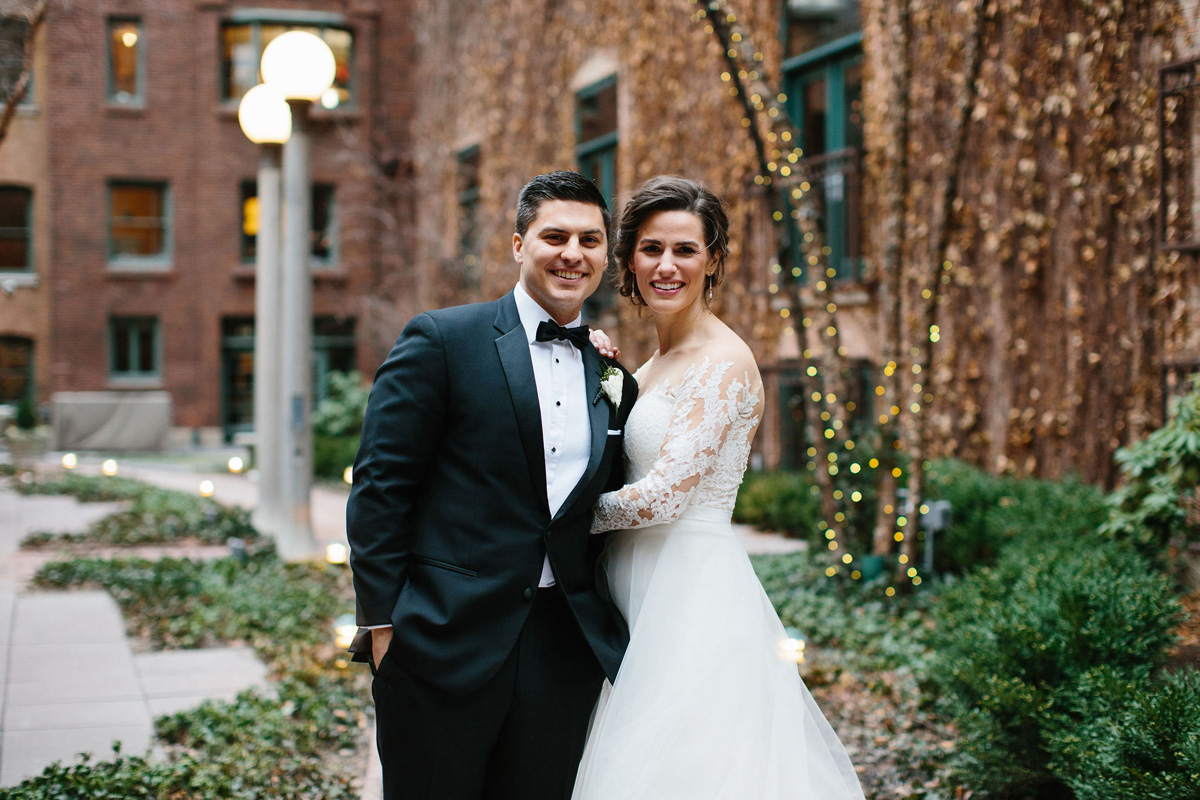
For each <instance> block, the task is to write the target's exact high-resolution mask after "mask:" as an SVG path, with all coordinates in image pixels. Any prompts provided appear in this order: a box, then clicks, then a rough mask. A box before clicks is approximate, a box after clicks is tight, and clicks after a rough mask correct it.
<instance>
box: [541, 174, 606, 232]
mask: <svg viewBox="0 0 1200 800" xmlns="http://www.w3.org/2000/svg"><path fill="white" fill-rule="evenodd" d="M547 200H574V201H575V202H577V203H590V204H591V205H594V206H599V207H600V214H601V215H602V216H603V217H604V234H605V236H606V237H607V238H610V239H611V238H612V237H611V236H608V233H609V230H610V229H611V227H612V214H611V212H609V210H608V203H606V202H604V195H602V194H600V190H599V189H597V188H596V184H594V183H592V182H591V181H590V180H588V179H587V178H586V177H584V176H583V175H580V174H579V173H578V172H568V171H566V170H559V171H557V172H549V173H547V174H545V175H538V176H537V177H536V178H534V179H533V180H531V181H530V182H529V183H527V184H525V186H524V187H523V188H522V189H521V194H520V195H519V196H518V197H517V233H519V234H521V236H524V235H525V233H526V232H527V231H528V230H529V226H530V224H531V223H532V222H533V220H534V219H535V218H536V217H537V213H538V209H539V208H541V206H542V203H544V202H546V201H547Z"/></svg>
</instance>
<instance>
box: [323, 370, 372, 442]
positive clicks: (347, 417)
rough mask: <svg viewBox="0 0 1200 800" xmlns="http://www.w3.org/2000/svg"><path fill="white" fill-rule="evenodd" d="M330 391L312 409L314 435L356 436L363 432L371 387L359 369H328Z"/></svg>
mask: <svg viewBox="0 0 1200 800" xmlns="http://www.w3.org/2000/svg"><path fill="white" fill-rule="evenodd" d="M327 378H328V381H329V392H328V394H327V395H326V397H325V399H324V400H322V401H321V403H320V405H318V406H317V408H316V411H314V412H313V434H314V435H315V436H330V437H335V438H336V437H342V436H353V437H357V436H358V435H359V434H360V433H361V432H362V425H363V415H364V414H366V412H367V396H368V394H370V390H369V389H367V388H365V387H364V386H363V379H362V375H360V374H359V373H358V372H337V371H334V372H330V373H328V375H327Z"/></svg>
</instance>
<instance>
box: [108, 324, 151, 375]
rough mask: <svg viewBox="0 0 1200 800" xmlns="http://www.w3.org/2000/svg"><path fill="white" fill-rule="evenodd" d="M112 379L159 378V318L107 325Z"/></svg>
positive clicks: (109, 372) (109, 370)
mask: <svg viewBox="0 0 1200 800" xmlns="http://www.w3.org/2000/svg"><path fill="white" fill-rule="evenodd" d="M108 330H109V361H108V375H109V377H110V378H142V379H145V378H158V377H159V376H160V375H161V374H162V341H161V336H160V331H159V326H158V317H113V318H112V319H110V320H109V323H108Z"/></svg>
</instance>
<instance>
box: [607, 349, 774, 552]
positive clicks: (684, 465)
mask: <svg viewBox="0 0 1200 800" xmlns="http://www.w3.org/2000/svg"><path fill="white" fill-rule="evenodd" d="M733 367H734V364H733V362H730V361H720V362H717V363H712V362H711V361H710V360H709V359H708V358H705V359H704V360H703V361H701V362H700V363H699V364H693V365H692V366H691V367H689V368H688V371H687V372H686V373H684V376H683V379H682V380H681V381H680V382H679V385H678V386H675V387H672V386H669V385H660V386H656V387H654V388H652V389H650V390H649V391H647V392H644V393H642V394H640V395H639V397H638V401H637V403H636V404H635V405H634V407H633V411H632V412H630V416H629V420H628V422H627V423H626V427H625V458H626V461H627V466H628V470H627V474H628V475H629V477H630V480H631V481H632V483H630V484H629V485H628V486H625V487H623V488H621V489H619V490H617V491H615V492H608V493H606V494H602V495H601V496H600V499H599V500H598V501H597V504H596V516H595V519H594V520H593V522H592V532H593V533H596V532H600V531H607V530H615V529H622V528H636V527H642V526H646V525H661V524H663V523H667V522H672V521H674V520H676V519H678V518H679V516H680V515H681V514H682V513H683V512H684V510H685V509H686V508H687V507H688V506H692V505H697V506H705V507H708V508H719V509H723V510H726V511H732V510H733V505H734V502H735V501H736V499H737V490H738V487H739V486H740V485H741V483H742V475H743V473H744V472H745V471H746V462H747V460H748V459H749V458H750V441H751V439H752V438H753V435H754V431H755V430H756V429H757V427H758V414H757V413H756V409H757V407H758V403H759V395H760V389H761V387H759V386H754V387H751V386H750V376H749V373H748V372H743V373H742V375H741V376H740V377H739V376H737V375H736V374H735V372H734V370H733Z"/></svg>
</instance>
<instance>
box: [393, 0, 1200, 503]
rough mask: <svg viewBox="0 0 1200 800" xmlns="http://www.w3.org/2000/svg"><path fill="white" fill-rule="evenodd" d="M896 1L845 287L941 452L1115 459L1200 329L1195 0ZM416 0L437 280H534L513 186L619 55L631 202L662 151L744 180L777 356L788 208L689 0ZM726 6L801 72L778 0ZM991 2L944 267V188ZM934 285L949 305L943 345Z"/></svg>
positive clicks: (884, 45)
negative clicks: (1162, 222)
mask: <svg viewBox="0 0 1200 800" xmlns="http://www.w3.org/2000/svg"><path fill="white" fill-rule="evenodd" d="M900 2H901V0H862V2H861V4H860V17H861V19H862V21H863V33H864V36H863V49H864V59H865V83H864V89H863V113H864V117H865V150H866V156H865V162H864V169H865V175H864V190H863V191H864V197H863V204H864V211H863V215H862V220H863V238H864V242H863V252H864V257H865V261H866V267H867V274H866V280H865V282H864V284H863V285H862V286H860V287H856V290H855V291H854V292H852V293H851V295H852V296H849V297H847V298H846V299H845V302H842V301H841V300H839V303H838V305H839V306H840V307H841V311H839V313H842V314H843V315H844V316H845V317H846V318H847V319H846V320H845V323H844V324H843V326H842V327H844V328H847V329H849V328H851V327H852V328H853V329H854V330H855V331H856V334H855V335H856V337H857V341H856V344H855V346H856V347H857V348H858V350H859V351H860V352H861V353H863V354H867V355H870V357H871V358H873V359H875V360H878V361H879V362H880V363H881V366H882V364H883V363H886V362H887V361H888V360H895V361H896V362H897V367H898V368H897V370H896V372H897V374H899V375H904V376H905V378H906V379H905V380H901V381H899V384H900V386H899V387H898V388H897V389H896V391H897V392H898V394H897V398H898V399H903V400H904V402H899V403H898V405H899V406H900V407H902V408H904V409H905V410H904V411H902V412H901V416H902V417H905V419H903V420H902V421H903V422H904V424H906V425H908V426H910V427H911V426H913V425H919V426H923V427H922V430H924V431H925V432H926V433H927V434H928V444H929V447H928V451H927V452H928V455H930V456H935V455H956V456H959V457H962V458H965V459H967V460H969V461H972V462H975V463H978V464H980V465H982V466H984V467H985V468H987V469H989V470H993V471H1011V472H1017V473H1022V474H1026V473H1028V474H1037V475H1058V474H1063V473H1068V472H1074V473H1079V474H1082V475H1083V476H1084V477H1086V478H1088V479H1090V480H1093V481H1100V482H1107V481H1110V480H1111V479H1112V478H1113V477H1114V472H1113V469H1112V463H1111V454H1112V452H1113V450H1114V449H1115V448H1116V447H1118V446H1120V445H1122V444H1124V443H1128V442H1129V441H1130V440H1131V439H1132V438H1134V437H1137V436H1139V435H1141V434H1143V433H1144V432H1145V431H1146V430H1147V429H1149V428H1151V427H1153V426H1155V425H1156V424H1157V423H1158V421H1159V420H1160V418H1161V408H1162V375H1163V372H1162V367H1163V363H1164V359H1165V358H1168V357H1171V358H1179V357H1181V356H1180V353H1184V354H1185V355H1186V351H1188V349H1189V348H1193V349H1194V348H1195V346H1196V344H1197V343H1196V342H1195V338H1196V337H1195V334H1194V332H1193V331H1194V328H1195V326H1193V325H1191V324H1190V321H1191V319H1192V316H1191V315H1193V314H1195V313H1196V312H1197V310H1200V292H1197V291H1196V287H1195V286H1194V284H1195V278H1194V277H1192V273H1194V271H1195V258H1194V257H1191V256H1188V255H1186V254H1185V255H1180V254H1168V253H1161V252H1158V251H1157V250H1156V248H1155V247H1154V238H1155V231H1154V220H1155V214H1156V212H1157V191H1158V188H1157V187H1158V173H1157V169H1158V167H1157V164H1158V161H1157V158H1158V120H1157V113H1158V112H1157V97H1156V91H1155V86H1156V81H1157V76H1158V67H1159V66H1160V65H1161V64H1164V63H1167V62H1170V61H1172V60H1175V59H1177V58H1180V57H1182V56H1184V55H1187V53H1185V52H1181V47H1184V48H1186V47H1187V42H1188V41H1189V40H1188V37H1187V30H1188V29H1187V22H1186V20H1185V15H1184V14H1183V13H1182V12H1181V10H1180V3H1179V0H1141V1H1136V0H1128V1H1126V2H1122V0H1096V1H1095V2H1088V3H1083V2H1078V0H989V2H977V3H946V2H942V1H941V0H909V2H906V3H905V6H906V8H907V11H908V22H907V25H908V33H907V34H905V33H904V31H903V30H902V19H901V17H900V15H899V13H898V12H899V9H900V7H901V6H900ZM1185 2H1186V0H1185ZM414 4H415V8H414V16H413V19H414V21H415V23H414V24H415V27H414V30H415V40H416V41H415V44H414V63H415V66H414V68H413V71H412V73H411V75H410V76H409V79H411V81H412V85H413V87H414V91H415V105H414V109H415V110H414V112H413V116H412V119H411V127H410V134H411V142H412V163H413V170H414V174H413V178H412V181H413V186H414V187H415V195H416V197H417V198H418V199H417V202H416V203H415V211H414V215H415V216H414V230H415V235H414V241H413V243H412V246H411V248H410V252H409V254H408V260H409V262H410V263H411V264H412V265H413V266H412V269H413V275H414V283H415V288H414V290H413V292H412V293H411V296H410V300H411V301H413V302H414V303H415V305H417V306H420V307H431V306H435V305H444V304H449V303H452V302H465V301H470V300H475V299H490V298H494V297H497V296H499V295H500V294H503V293H504V292H506V291H507V290H508V289H509V288H510V287H511V286H512V285H513V283H515V281H516V277H517V272H516V267H515V265H514V264H513V260H512V255H511V236H512V218H513V206H514V204H515V199H516V194H517V192H518V190H519V188H520V186H521V185H522V183H523V182H524V181H525V180H526V179H527V178H528V177H530V176H532V175H534V174H537V173H540V172H544V171H547V170H551V169H556V168H574V167H575V165H576V158H575V144H576V135H575V113H576V107H577V103H576V96H575V93H576V91H577V90H578V89H580V88H582V87H584V86H586V85H588V84H590V83H594V82H595V81H596V80H599V79H601V78H604V77H607V76H609V75H613V74H615V75H616V76H617V81H618V108H619V153H618V158H617V180H616V193H617V198H618V205H619V204H620V202H621V200H622V199H623V198H626V197H628V195H629V194H630V192H631V191H632V190H633V189H634V188H635V187H636V186H637V185H638V184H640V183H641V182H642V181H643V180H645V179H646V178H649V177H650V176H652V175H655V174H658V173H662V172H676V173H680V174H684V175H687V176H689V177H692V178H696V179H698V180H701V181H703V182H704V183H705V184H706V185H708V186H709V187H710V188H712V189H713V190H715V191H716V192H717V193H719V194H720V195H722V196H723V197H724V198H725V199H726V201H727V202H728V204H729V206H730V211H731V218H732V219H733V221H734V230H733V252H732V253H731V258H730V266H731V270H730V275H729V278H728V281H727V285H726V290H725V292H724V293H723V296H722V297H721V299H720V302H719V304H718V311H719V313H722V315H723V316H724V317H725V318H726V319H728V321H730V322H731V323H732V324H733V325H734V327H735V328H736V329H738V330H739V331H740V332H741V333H742V334H743V335H744V336H745V337H746V338H747V340H748V341H750V342H751V345H752V347H753V348H754V350H755V352H756V354H757V355H758V358H759V361H760V364H763V365H770V364H772V363H774V362H775V361H776V358H777V355H779V354H780V352H779V348H780V341H781V332H782V330H783V324H782V323H781V320H780V315H779V309H778V308H777V307H776V306H775V305H773V303H776V304H777V303H778V298H777V297H775V296H773V295H772V294H770V293H769V292H768V285H769V284H770V283H771V282H772V276H771V272H770V270H771V264H772V263H773V261H774V260H775V242H776V239H775V233H774V231H773V230H772V223H771V219H770V214H771V210H772V208H773V206H772V205H771V204H770V199H771V198H770V196H769V194H768V193H767V192H765V191H764V190H763V189H762V188H760V187H757V186H755V184H754V181H753V179H754V176H755V175H756V174H757V173H756V169H757V168H756V165H755V155H754V146H753V142H752V140H751V138H750V136H749V135H748V133H747V130H746V127H744V123H743V116H744V114H743V111H742V106H741V104H740V102H739V101H738V99H737V98H736V97H734V96H732V94H731V87H730V84H729V83H726V82H722V80H721V78H720V75H721V73H722V72H723V71H725V70H726V69H727V67H726V65H725V62H724V59H723V56H722V51H721V47H720V45H719V44H718V43H717V41H716V39H715V37H714V36H713V35H712V34H711V32H709V31H706V20H703V19H699V18H698V17H695V16H694V14H695V12H696V10H697V6H696V5H695V4H694V3H692V2H691V0H568V1H566V2H551V1H550V0H518V1H517V2H513V1H512V0H509V1H508V2H499V0H465V1H464V2H460V3H454V4H447V3H442V2H438V1H437V0H414ZM731 7H733V8H736V9H737V14H738V18H739V20H738V21H739V24H740V26H741V28H742V29H743V30H745V31H746V32H747V34H748V35H749V37H750V39H751V40H752V41H753V42H754V44H755V46H756V47H758V48H760V52H761V53H762V57H763V60H762V64H763V67H764V69H765V70H766V74H767V75H768V76H769V77H770V79H771V80H773V81H774V82H775V83H776V85H778V83H779V75H780V59H781V56H782V53H781V45H780V38H779V14H780V13H781V10H782V8H783V3H782V2H781V0H745V1H744V2H737V3H734V4H731ZM980 8H984V9H985V10H986V12H985V15H984V16H983V17H982V18H980V17H979V16H978V10H979V9H980ZM1193 12H1194V9H1193ZM1193 17H1194V13H1193ZM978 24H981V25H983V29H982V31H981V35H980V42H981V47H982V50H981V51H980V57H981V58H980V67H979V78H978V81H976V82H975V84H974V96H973V97H972V99H971V100H970V103H969V108H968V111H969V114H968V116H967V119H968V122H967V128H966V133H965V135H966V140H965V146H964V149H963V157H962V160H961V162H960V163H959V164H958V176H959V178H958V180H959V184H958V191H957V195H956V198H955V199H954V200H953V204H952V208H951V213H950V214H949V217H948V219H949V225H950V228H949V236H948V239H947V244H948V247H947V250H946V253H945V261H947V262H948V266H943V264H941V263H939V262H940V259H939V253H938V252H937V248H936V247H935V243H936V242H937V239H938V233H939V232H940V220H941V219H942V215H941V213H940V212H941V206H942V203H941V197H942V192H943V186H944V185H945V181H946V178H947V169H948V167H949V166H950V164H949V162H950V160H951V159H950V154H951V152H952V149H953V148H952V147H951V141H952V138H953V135H954V132H955V120H956V119H957V117H956V116H955V106H956V103H957V102H959V98H961V97H964V96H966V95H965V94H964V93H965V92H966V91H967V88H968V85H969V82H968V81H967V80H966V74H967V65H968V64H967V56H968V55H969V45H970V42H971V41H972V36H973V35H974V32H975V30H976V25H978ZM906 36H907V41H908V42H909V45H908V47H907V48H904V47H903V46H902V43H903V42H904V41H905V37H906ZM906 59H907V60H906ZM904 70H907V74H908V79H907V80H906V81H901V79H900V76H901V75H902V74H904ZM902 83H903V85H901V84H902ZM906 106H907V111H905V107H906ZM901 126H906V128H907V136H906V137H904V136H901ZM905 138H907V144H908V146H907V150H906V151H905V152H902V151H901V149H900V147H899V146H898V142H901V141H904V139H905ZM475 145H477V146H478V147H479V153H480V155H479V197H480V200H479V204H478V209H477V212H476V214H477V216H476V220H477V225H478V229H479V241H480V242H481V253H482V263H481V267H479V268H477V269H476V270H474V271H472V270H464V267H463V264H462V263H461V260H460V259H459V237H460V231H459V230H458V224H459V221H458V220H459V210H458V199H457V193H456V173H457V168H458V167H457V163H458V162H457V159H456V154H457V153H458V152H460V151H462V150H463V149H465V148H467V147H470V146H475ZM897 193H899V195H898V196H897ZM899 208H902V209H904V216H903V218H902V220H897V218H896V216H895V214H894V213H893V211H895V210H896V209H899ZM901 223H902V224H901ZM898 236H899V237H900V238H899V239H898V238H897V237H898ZM889 291H892V292H893V295H889ZM925 292H930V295H929V296H932V297H935V302H937V303H938V304H937V306H936V313H935V317H934V318H935V319H936V324H937V325H938V331H939V336H938V337H937V339H938V341H937V342H935V343H934V342H931V341H930V335H929V329H928V326H927V325H926V324H925V317H924V316H923V314H922V312H921V309H922V304H923V299H924V298H923V293H925ZM939 295H940V297H938V296H939ZM890 296H896V297H898V298H899V302H898V303H894V302H891V300H889V297H890ZM856 298H857V299H856ZM617 308H618V309H620V313H619V319H618V318H612V317H610V318H609V319H608V320H606V321H605V324H607V325H609V326H610V327H612V326H614V325H615V326H617V327H618V334H619V337H620V342H621V345H622V347H623V349H624V350H625V352H626V360H627V361H628V362H630V363H632V364H635V365H636V364H637V363H640V361H641V360H642V359H643V358H645V357H646V356H647V355H648V354H649V352H650V350H651V349H652V344H651V342H652V339H653V332H652V329H651V327H650V325H649V323H648V321H647V320H639V319H638V317H637V315H636V313H635V312H634V311H633V310H632V309H631V308H630V307H628V306H627V305H626V304H625V303H624V302H623V301H618V304H617ZM851 316H853V319H851ZM806 341H807V340H806ZM914 353H915V355H914ZM1197 355H1200V353H1198V354H1197ZM914 362H917V363H924V364H925V365H926V370H925V372H924V373H923V374H922V376H921V378H919V379H917V380H918V381H919V383H920V390H919V391H918V392H917V395H918V397H916V398H913V399H916V400H918V401H919V405H920V406H921V409H922V410H921V411H920V412H919V414H915V415H914V414H911V413H909V411H908V409H909V407H910V406H909V403H908V402H907V400H908V399H909V398H908V395H907V394H905V393H906V392H909V393H910V392H911V390H912V386H911V383H912V380H911V374H912V373H911V365H912V363H914ZM799 363H801V364H802V363H803V362H802V361H801V362H799ZM889 401H890V402H894V400H893V399H892V398H891V397H890V396H889ZM776 406H777V401H776V400H775V399H773V398H772V399H770V400H769V402H768V404H767V416H766V417H765V418H764V428H763V432H764V433H763V436H760V440H763V441H760V445H761V446H762V450H763V452H764V453H765V454H766V455H767V456H768V457H767V461H768V463H770V462H771V461H772V458H773V456H774V455H777V454H778V452H777V451H778V448H777V447H776V446H775V445H774V444H773V443H772V441H771V437H772V436H773V435H777V432H778V419H774V418H772V416H773V409H774V408H775V407H776ZM882 410H885V411H886V406H885V408H884V409H882ZM764 437H765V438H764Z"/></svg>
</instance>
